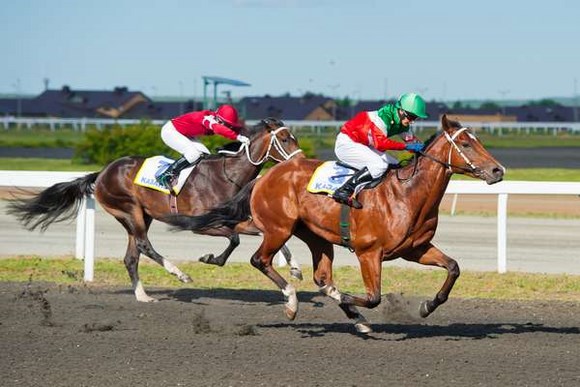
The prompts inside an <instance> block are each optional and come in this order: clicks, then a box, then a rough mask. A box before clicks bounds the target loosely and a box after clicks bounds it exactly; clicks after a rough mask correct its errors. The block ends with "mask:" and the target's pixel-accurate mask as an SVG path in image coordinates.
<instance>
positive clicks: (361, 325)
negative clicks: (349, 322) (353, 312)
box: [354, 322, 373, 334]
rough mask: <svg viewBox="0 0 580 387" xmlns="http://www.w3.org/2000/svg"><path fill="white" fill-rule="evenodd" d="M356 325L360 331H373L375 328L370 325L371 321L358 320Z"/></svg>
mask: <svg viewBox="0 0 580 387" xmlns="http://www.w3.org/2000/svg"><path fill="white" fill-rule="evenodd" d="M354 327H355V328H356V331H357V332H358V333H365V334H366V333H371V332H372V331H373V330H372V328H371V326H370V325H369V323H367V322H364V323H363V322H357V323H356V324H354Z"/></svg>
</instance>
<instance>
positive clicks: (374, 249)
mask: <svg viewBox="0 0 580 387" xmlns="http://www.w3.org/2000/svg"><path fill="white" fill-rule="evenodd" d="M441 124H442V130H441V131H440V132H439V133H436V134H434V135H433V136H432V137H431V138H430V139H429V140H427V141H426V143H425V145H426V147H425V149H424V151H422V152H420V153H419V154H415V157H414V159H413V160H414V162H411V163H410V164H409V165H407V166H405V167H402V168H401V169H397V170H389V172H388V173H387V174H386V176H384V177H383V180H382V181H381V182H380V183H379V184H378V185H377V186H376V187H374V188H372V189H366V190H363V191H362V192H361V193H360V194H359V200H360V201H361V202H362V203H363V204H364V208H362V209H350V208H348V207H342V206H341V204H339V203H337V202H335V201H334V200H332V199H330V198H328V197H326V196H322V195H316V194H312V193H310V192H307V189H306V187H307V185H308V183H309V180H310V178H311V176H312V175H313V173H314V171H315V170H316V169H317V167H319V166H320V165H321V164H322V161H319V160H312V159H295V160H290V161H288V162H285V163H282V164H278V165H276V166H274V167H273V168H272V169H271V170H270V171H268V173H266V174H265V175H264V176H262V178H260V179H259V180H258V181H257V182H252V183H250V184H248V186H247V187H245V188H244V189H243V190H241V191H240V192H239V193H238V194H237V195H236V196H234V198H233V199H232V200H231V201H229V202H228V203H225V204H224V205H222V206H219V207H216V208H214V209H213V210H211V211H209V212H208V213H207V214H205V215H201V216H194V217H187V216H179V215H176V216H171V219H167V220H168V222H169V223H171V224H173V225H174V226H175V228H177V229H185V230H193V231H196V232H199V231H200V230H208V229H211V228H212V227H220V226H224V225H227V226H228V227H233V226H234V225H235V222H236V221H244V220H246V219H247V218H248V217H249V216H250V215H251V217H252V219H253V221H254V223H255V224H256V226H257V227H258V228H259V229H260V230H262V232H263V241H262V243H261V245H260V246H259V248H258V250H257V251H256V252H255V253H254V254H253V256H252V258H251V263H252V265H253V266H254V267H256V268H257V269H258V270H260V271H261V272H262V273H263V274H265V275H266V276H267V277H268V278H270V279H271V280H272V281H273V282H274V283H275V284H276V285H277V286H278V287H279V288H280V289H281V290H282V293H283V294H284V296H285V297H286V303H285V312H286V315H287V317H288V318H289V319H294V318H295V316H296V313H297V311H298V299H297V297H296V290H295V289H294V287H293V286H292V285H291V284H289V283H288V282H287V281H286V280H285V279H284V278H283V277H282V276H281V275H280V274H279V273H278V272H277V271H276V270H275V268H274V267H273V266H272V257H273V256H274V254H275V253H276V252H277V251H278V249H280V247H282V246H283V245H284V243H285V242H286V241H287V240H288V239H289V238H290V237H291V236H292V235H296V236H297V237H298V238H299V239H301V240H302V241H304V242H305V243H306V244H307V245H308V247H309V249H310V251H311V253H312V263H313V271H314V273H313V274H314V282H315V283H316V285H318V287H319V290H320V291H321V292H322V293H323V294H325V295H327V296H330V297H331V298H333V299H335V300H336V301H338V302H339V306H340V308H341V309H342V310H343V311H344V312H345V314H346V315H347V317H348V318H350V319H353V320H354V321H355V327H356V329H357V331H359V332H361V333H367V332H370V331H371V328H370V325H369V323H368V321H367V320H366V319H365V317H364V316H363V315H362V314H361V313H360V312H359V311H358V309H357V307H366V308H374V307H376V306H377V305H378V304H379V303H380V301H381V268H382V266H381V265H382V262H383V261H390V260H394V259H396V258H399V257H401V258H403V259H405V260H407V261H413V262H417V263H419V264H422V265H431V266H439V267H443V268H445V269H446V270H447V278H446V280H445V282H444V283H443V286H442V287H441V289H440V290H439V292H437V294H436V296H435V297H434V298H433V299H432V300H427V301H424V302H422V303H421V306H420V310H419V312H420V315H421V316H422V317H427V316H428V315H429V314H431V313H432V312H433V311H434V310H435V309H436V308H437V307H438V306H439V305H441V304H443V303H444V302H445V301H446V300H447V298H448V297H449V293H450V292H451V289H452V288H453V285H454V283H455V281H456V280H457V278H458V277H459V265H458V264H457V262H456V261H455V260H454V259H452V258H450V257H449V256H447V255H445V253H443V252H442V251H441V250H439V249H438V248H437V247H435V246H434V245H433V244H432V243H431V240H432V238H433V236H434V235H435V230H436V229H437V222H438V213H439V204H440V203H441V199H442V198H443V195H444V193H445V190H446V188H447V185H448V184H449V180H450V179H451V176H452V175H453V174H454V173H458V174H464V175H468V176H471V177H474V178H478V179H481V180H485V181H486V182H487V183H488V184H494V183H497V182H499V181H501V180H502V179H503V175H504V172H505V168H504V167H503V166H502V165H501V164H499V163H498V161H497V160H496V159H494V158H493V157H492V156H491V155H490V153H489V152H488V151H487V150H486V149H485V148H484V146H483V145H482V143H481V142H479V140H478V139H477V138H476V136H475V134H474V133H473V131H472V130H470V129H469V128H466V127H462V126H461V125H460V124H459V123H458V122H455V121H451V120H448V118H447V117H446V116H445V115H444V116H443V117H442V119H441ZM343 209H346V210H347V211H348V212H347V217H346V218H342V219H341V211H343ZM345 224H346V225H347V226H348V232H347V236H346V237H345V230H344V225H345ZM333 244H337V245H346V246H347V247H349V248H350V249H352V251H354V253H355V254H356V256H357V257H358V260H359V263H360V270H361V274H362V279H363V282H364V286H365V289H366V296H365V297H360V296H355V295H351V294H346V293H341V292H340V291H339V290H338V289H337V287H336V285H335V284H334V282H333V278H332V262H333V258H334V251H333Z"/></svg>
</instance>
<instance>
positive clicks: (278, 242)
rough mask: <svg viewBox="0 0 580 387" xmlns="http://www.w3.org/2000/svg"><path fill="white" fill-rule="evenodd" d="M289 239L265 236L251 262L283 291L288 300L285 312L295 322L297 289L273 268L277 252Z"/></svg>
mask: <svg viewBox="0 0 580 387" xmlns="http://www.w3.org/2000/svg"><path fill="white" fill-rule="evenodd" d="M289 237H290V236H289V235H288V236H286V238H285V239H283V237H278V238H275V239H273V238H267V237H266V236H264V240H263V241H262V244H261V245H260V247H259V248H258V251H256V252H255V253H254V255H252V258H251V260H250V262H251V264H252V266H254V267H255V268H256V269H258V270H260V271H261V272H262V273H264V274H265V275H266V277H268V278H270V279H271V280H272V281H273V282H274V283H275V284H276V285H277V286H278V287H279V288H280V290H282V294H284V297H285V298H286V303H285V304H284V312H285V314H286V317H288V319H289V320H294V319H295V318H296V314H297V313H298V297H297V296H296V289H295V288H294V286H292V285H291V284H289V283H288V281H286V280H285V279H284V277H282V276H281V275H280V273H278V272H277V271H276V269H274V267H273V266H272V260H273V259H274V255H276V252H278V250H279V249H280V248H281V247H282V245H283V244H284V243H285V242H286V240H287V239H288V238H289Z"/></svg>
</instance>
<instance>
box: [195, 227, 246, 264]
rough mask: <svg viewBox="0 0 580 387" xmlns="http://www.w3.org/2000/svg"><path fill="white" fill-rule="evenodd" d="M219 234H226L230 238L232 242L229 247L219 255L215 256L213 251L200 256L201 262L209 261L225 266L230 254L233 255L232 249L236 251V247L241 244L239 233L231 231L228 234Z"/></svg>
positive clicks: (209, 262)
mask: <svg viewBox="0 0 580 387" xmlns="http://www.w3.org/2000/svg"><path fill="white" fill-rule="evenodd" d="M219 236H225V237H226V238H228V240H229V242H230V243H229V244H228V247H226V249H225V250H224V251H223V253H221V254H220V255H218V256H217V257H216V256H214V255H213V254H212V253H209V254H205V255H204V256H203V257H200V258H199V261H200V262H203V263H208V264H210V265H217V266H223V265H225V264H226V262H227V260H228V258H229V257H230V255H232V251H234V250H235V249H236V247H238V246H239V244H240V236H239V234H238V233H230V234H227V235H222V234H220V235H219Z"/></svg>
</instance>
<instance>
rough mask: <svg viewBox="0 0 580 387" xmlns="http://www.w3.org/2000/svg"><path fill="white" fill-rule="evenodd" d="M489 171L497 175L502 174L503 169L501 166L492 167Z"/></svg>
mask: <svg viewBox="0 0 580 387" xmlns="http://www.w3.org/2000/svg"><path fill="white" fill-rule="evenodd" d="M491 172H492V173H493V174H494V175H495V176H497V175H499V176H501V175H503V169H501V168H494V169H493V170H492V171H491Z"/></svg>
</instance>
